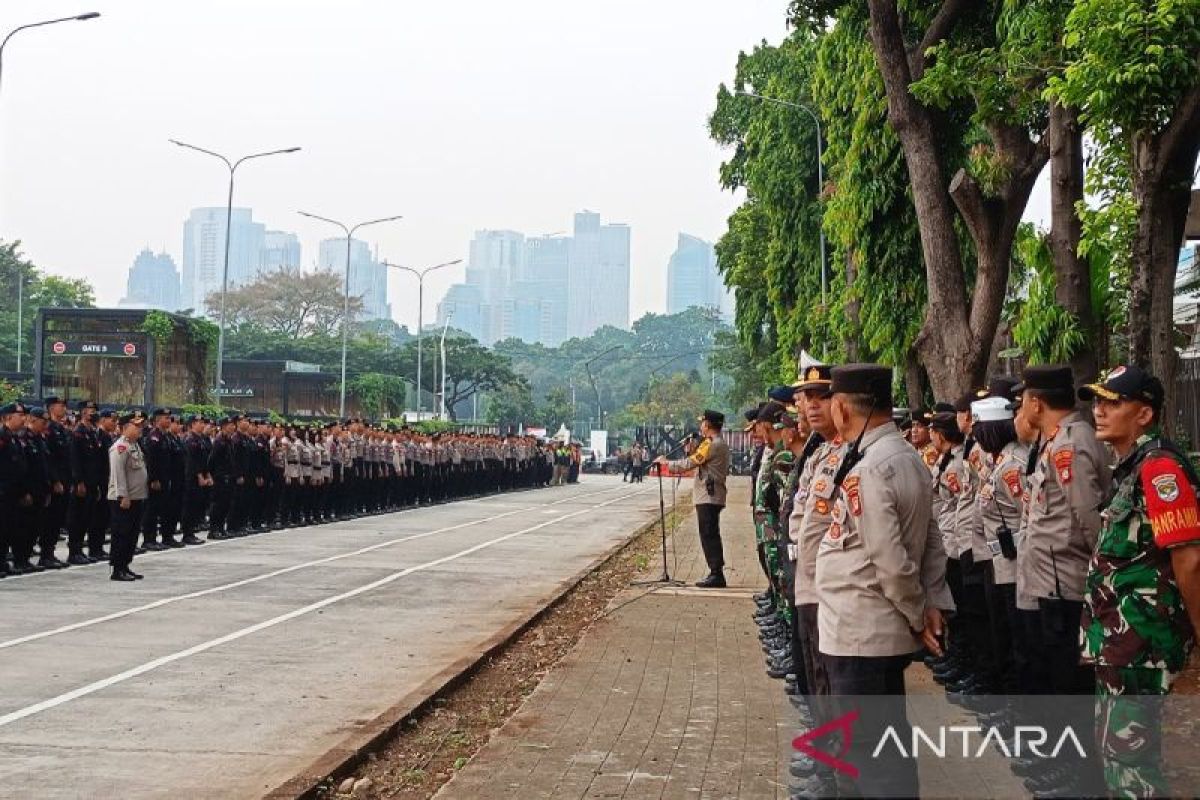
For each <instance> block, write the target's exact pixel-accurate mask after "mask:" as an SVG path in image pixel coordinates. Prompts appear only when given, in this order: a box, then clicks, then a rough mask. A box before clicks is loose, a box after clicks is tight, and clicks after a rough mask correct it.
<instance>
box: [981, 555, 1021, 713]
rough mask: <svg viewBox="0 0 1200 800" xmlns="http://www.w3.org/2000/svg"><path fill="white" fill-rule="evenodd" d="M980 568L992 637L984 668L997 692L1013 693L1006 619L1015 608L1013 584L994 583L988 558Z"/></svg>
mask: <svg viewBox="0 0 1200 800" xmlns="http://www.w3.org/2000/svg"><path fill="white" fill-rule="evenodd" d="M1003 557H1004V556H996V558H1003ZM983 570H984V571H983V596H984V600H985V601H986V602H987V615H988V626H989V633H990V635H991V639H992V663H991V664H990V665H989V668H988V679H989V681H990V683H991V686H992V687H993V688H994V689H995V690H996V691H997V692H999V693H1002V694H1013V693H1015V691H1016V687H1017V678H1016V669H1015V667H1014V666H1013V647H1012V632H1011V628H1010V627H1009V625H1010V622H1009V621H1010V620H1011V619H1012V610H1013V609H1015V608H1016V607H1017V585H1016V584H1015V583H996V572H995V570H994V569H993V567H992V562H991V561H987V562H985V563H984V565H983Z"/></svg>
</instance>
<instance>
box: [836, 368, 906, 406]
mask: <svg viewBox="0 0 1200 800" xmlns="http://www.w3.org/2000/svg"><path fill="white" fill-rule="evenodd" d="M830 379H831V383H830V391H831V392H833V393H834V394H865V395H870V396H871V397H872V398H874V401H875V407H876V408H877V409H878V410H880V411H882V410H884V409H888V410H890V409H891V407H892V368H891V367H885V366H883V365H882V364H845V365H843V366H840V367H834V368H833V370H832V371H831V372H830Z"/></svg>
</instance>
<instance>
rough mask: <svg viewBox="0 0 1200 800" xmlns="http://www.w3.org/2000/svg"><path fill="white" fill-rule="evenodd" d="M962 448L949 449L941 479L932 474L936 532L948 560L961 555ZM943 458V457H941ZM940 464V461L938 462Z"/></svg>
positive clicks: (935, 473)
mask: <svg viewBox="0 0 1200 800" xmlns="http://www.w3.org/2000/svg"><path fill="white" fill-rule="evenodd" d="M962 452H963V446H962V445H961V444H956V445H954V447H952V448H951V449H950V463H949V464H947V465H946V468H945V469H944V470H942V472H941V477H938V473H937V472H934V478H935V479H937V484H936V485H935V486H934V494H935V495H936V501H935V503H934V509H935V517H936V519H937V525H938V532H939V533H940V535H941V537H942V548H943V549H944V550H945V551H946V555H947V556H949V557H950V558H958V557H959V556H960V555H962V548H960V547H959V543H958V496H959V494H961V493H962V490H963V484H962V463H963V457H962ZM943 457H944V456H943ZM939 463H940V461H939Z"/></svg>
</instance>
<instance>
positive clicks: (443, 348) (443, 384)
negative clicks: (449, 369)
mask: <svg viewBox="0 0 1200 800" xmlns="http://www.w3.org/2000/svg"><path fill="white" fill-rule="evenodd" d="M453 316H454V312H453V311H451V312H450V313H449V314H447V315H446V324H445V325H443V326H442V343H441V348H440V350H441V356H442V380H441V382H440V383H438V391H439V392H440V393H441V396H442V402H441V407H442V408H441V412H440V414H439V418H440V419H445V418H446V331H448V330H450V318H451V317H453Z"/></svg>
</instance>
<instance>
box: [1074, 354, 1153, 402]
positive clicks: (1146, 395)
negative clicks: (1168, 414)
mask: <svg viewBox="0 0 1200 800" xmlns="http://www.w3.org/2000/svg"><path fill="white" fill-rule="evenodd" d="M1164 394H1165V393H1164V391H1163V385H1162V381H1160V380H1159V379H1158V378H1156V377H1154V376H1153V375H1151V374H1150V373H1149V372H1146V370H1144V369H1142V368H1141V367H1135V366H1133V365H1122V366H1119V367H1114V368H1113V369H1112V370H1110V371H1109V373H1108V374H1107V375H1105V376H1104V382H1103V383H1088V384H1084V385H1083V386H1080V387H1079V392H1078V396H1079V399H1080V400H1084V401H1089V402H1090V401H1092V400H1095V399H1097V398H1099V399H1101V400H1111V401H1120V400H1137V401H1139V402H1142V403H1145V404H1146V405H1148V406H1150V407H1151V408H1153V409H1154V410H1155V411H1156V412H1157V411H1158V410H1159V409H1161V408H1162V404H1163V396H1164Z"/></svg>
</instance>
